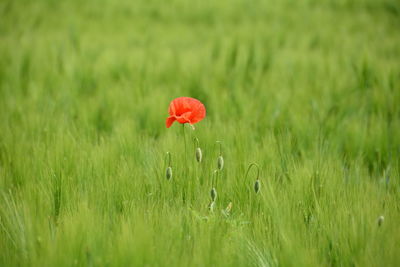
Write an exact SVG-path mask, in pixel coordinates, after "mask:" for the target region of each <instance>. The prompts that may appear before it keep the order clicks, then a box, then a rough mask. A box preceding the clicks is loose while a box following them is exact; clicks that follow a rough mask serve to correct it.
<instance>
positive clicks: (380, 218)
mask: <svg viewBox="0 0 400 267" xmlns="http://www.w3.org/2000/svg"><path fill="white" fill-rule="evenodd" d="M384 220H385V217H383V215H381V216H379V217H378V226H381V225H382V223H383V221H384Z"/></svg>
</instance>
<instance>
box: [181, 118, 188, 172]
mask: <svg viewBox="0 0 400 267" xmlns="http://www.w3.org/2000/svg"><path fill="white" fill-rule="evenodd" d="M182 134H183V143H184V145H185V152H184V153H185V154H184V165H185V175H186V170H187V148H186V147H187V145H186V133H185V123H183V124H182Z"/></svg>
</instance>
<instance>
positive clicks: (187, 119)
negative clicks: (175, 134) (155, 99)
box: [176, 112, 192, 123]
mask: <svg viewBox="0 0 400 267" xmlns="http://www.w3.org/2000/svg"><path fill="white" fill-rule="evenodd" d="M191 114H192V112H185V113H183V114H182V115H181V116H176V120H177V121H178V122H179V123H187V122H188V123H191V121H190V117H191Z"/></svg>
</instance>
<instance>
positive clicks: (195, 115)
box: [166, 97, 206, 128]
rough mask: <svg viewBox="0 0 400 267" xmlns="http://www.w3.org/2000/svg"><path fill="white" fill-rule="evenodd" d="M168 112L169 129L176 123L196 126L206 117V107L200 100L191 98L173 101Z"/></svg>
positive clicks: (167, 123)
mask: <svg viewBox="0 0 400 267" xmlns="http://www.w3.org/2000/svg"><path fill="white" fill-rule="evenodd" d="M168 112H169V117H168V118H167V121H166V125H167V128H169V127H171V125H172V123H174V121H178V122H179V123H190V124H195V123H197V122H199V121H201V120H202V119H204V117H205V116H206V108H205V107H204V105H203V104H202V103H201V102H200V101H199V100H197V99H194V98H190V97H178V98H175V99H174V100H172V102H171V104H169V109H168Z"/></svg>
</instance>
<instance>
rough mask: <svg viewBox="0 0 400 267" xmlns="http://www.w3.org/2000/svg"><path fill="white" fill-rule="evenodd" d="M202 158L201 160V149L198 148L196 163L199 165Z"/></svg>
mask: <svg viewBox="0 0 400 267" xmlns="http://www.w3.org/2000/svg"><path fill="white" fill-rule="evenodd" d="M202 158H203V153H201V148H200V147H198V148H196V160H197V162H198V163H200V162H201V160H202Z"/></svg>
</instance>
